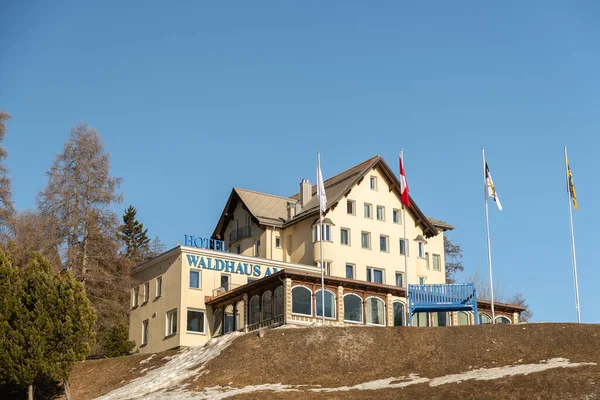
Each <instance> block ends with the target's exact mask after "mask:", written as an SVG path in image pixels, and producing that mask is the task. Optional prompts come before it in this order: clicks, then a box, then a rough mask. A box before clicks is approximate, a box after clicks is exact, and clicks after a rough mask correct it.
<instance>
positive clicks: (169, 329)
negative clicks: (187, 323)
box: [165, 308, 179, 337]
mask: <svg viewBox="0 0 600 400" xmlns="http://www.w3.org/2000/svg"><path fill="white" fill-rule="evenodd" d="M177 314H178V313H177V309H176V308H174V309H172V310H169V311H167V314H166V321H165V322H166V326H165V328H166V329H165V337H168V336H175V335H177V330H178V329H177V328H178V327H179V323H178V322H179V321H177V318H178V315H177ZM173 315H174V318H173ZM173 322H175V331H174V332H173Z"/></svg>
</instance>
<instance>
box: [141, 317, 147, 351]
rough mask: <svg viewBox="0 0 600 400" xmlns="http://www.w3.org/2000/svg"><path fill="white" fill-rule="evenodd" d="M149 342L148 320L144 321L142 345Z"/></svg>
mask: <svg viewBox="0 0 600 400" xmlns="http://www.w3.org/2000/svg"><path fill="white" fill-rule="evenodd" d="M147 344H148V320H145V321H144V322H142V346H145V345H147Z"/></svg>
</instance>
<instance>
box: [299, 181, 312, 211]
mask: <svg viewBox="0 0 600 400" xmlns="http://www.w3.org/2000/svg"><path fill="white" fill-rule="evenodd" d="M311 198H312V185H311V184H310V182H309V181H308V179H302V182H300V206H301V207H302V208H304V206H305V205H306V203H308V202H309V201H310V199H311Z"/></svg>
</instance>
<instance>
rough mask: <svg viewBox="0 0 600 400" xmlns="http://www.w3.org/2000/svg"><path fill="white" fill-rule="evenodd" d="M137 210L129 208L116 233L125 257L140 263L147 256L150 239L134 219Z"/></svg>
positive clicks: (140, 224) (142, 225)
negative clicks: (122, 246)
mask: <svg viewBox="0 0 600 400" xmlns="http://www.w3.org/2000/svg"><path fill="white" fill-rule="evenodd" d="M136 214H137V210H136V209H135V207H134V206H129V207H128V208H127V210H125V213H124V214H123V225H121V226H120V227H119V232H118V233H117V234H118V236H119V239H121V241H122V242H123V245H124V246H125V257H127V258H128V259H130V260H133V261H136V262H137V261H141V260H143V259H144V258H145V256H146V255H147V254H148V250H149V245H150V238H148V229H144V224H142V223H140V222H139V221H138V220H137V219H136Z"/></svg>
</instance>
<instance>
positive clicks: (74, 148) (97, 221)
mask: <svg viewBox="0 0 600 400" xmlns="http://www.w3.org/2000/svg"><path fill="white" fill-rule="evenodd" d="M47 175H48V184H47V185H46V188H45V189H44V191H42V192H40V193H39V195H38V207H39V210H40V212H41V214H42V215H44V216H49V217H53V218H56V220H57V221H58V226H57V238H58V244H59V246H60V248H61V249H62V250H63V255H62V258H63V260H64V262H65V264H66V266H67V267H68V268H70V269H72V271H73V273H74V275H75V276H76V277H77V278H78V279H79V280H81V281H83V282H84V283H85V281H86V278H87V274H88V268H89V264H90V260H89V254H90V234H91V231H92V229H93V227H94V226H95V227H96V229H98V230H99V231H104V230H106V229H105V228H107V227H109V226H111V225H113V226H114V225H115V223H116V215H115V214H114V213H113V212H112V211H111V210H110V206H111V205H113V204H115V203H120V202H121V196H120V195H119V194H118V193H117V189H118V187H119V185H120V183H121V178H114V177H111V176H110V155H109V154H108V153H107V152H105V150H104V146H103V144H102V141H101V138H100V135H99V134H98V132H97V131H96V130H95V129H93V128H89V127H88V126H87V125H86V124H85V123H82V124H79V125H77V126H76V127H75V128H73V129H72V130H71V135H70V136H69V140H68V141H67V143H66V144H65V146H64V148H63V152H62V153H61V154H59V155H58V156H57V157H56V158H55V160H54V163H53V165H52V167H51V169H50V171H48V172H47ZM113 232H114V231H113Z"/></svg>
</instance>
